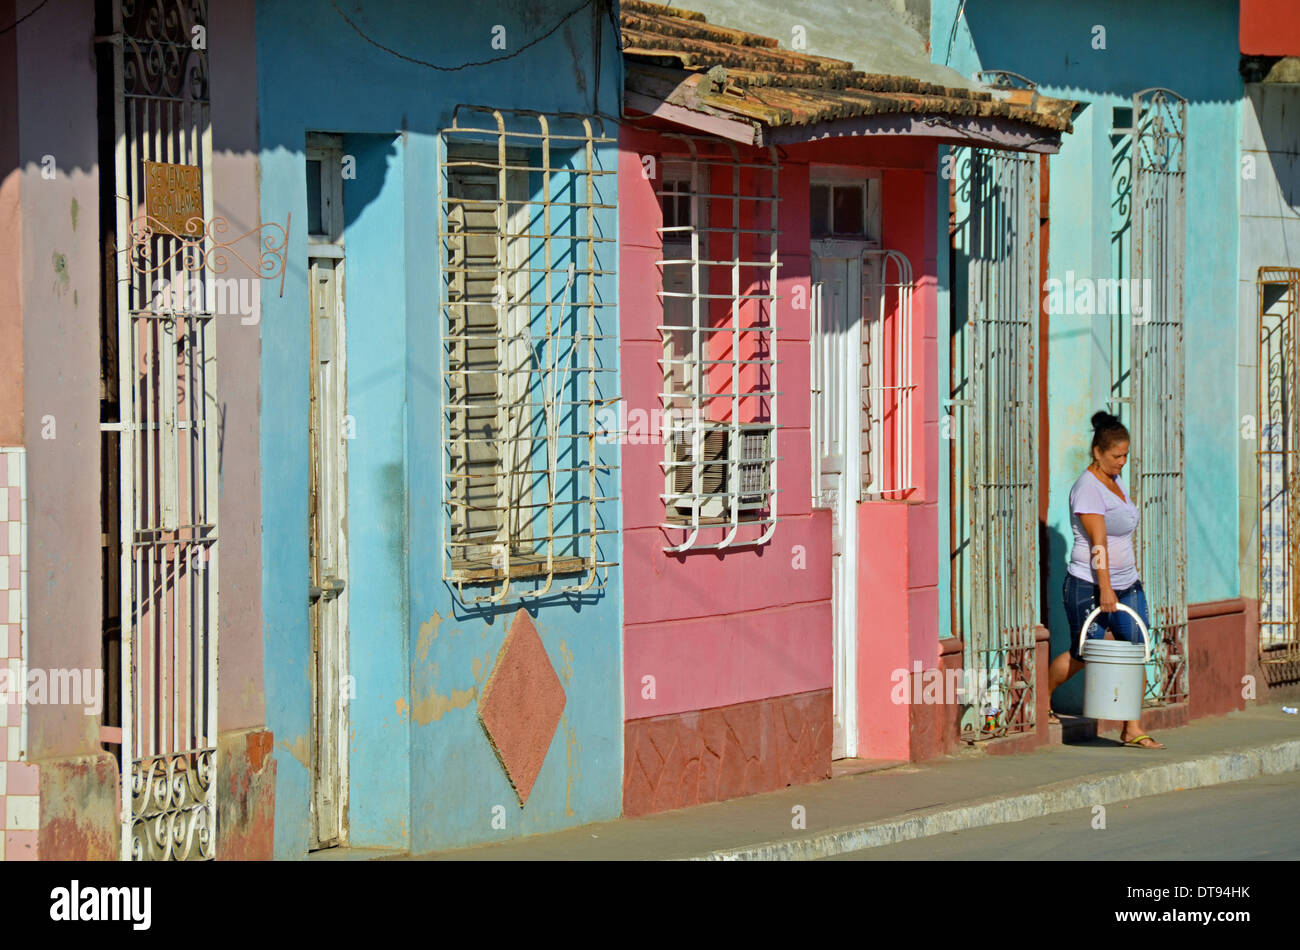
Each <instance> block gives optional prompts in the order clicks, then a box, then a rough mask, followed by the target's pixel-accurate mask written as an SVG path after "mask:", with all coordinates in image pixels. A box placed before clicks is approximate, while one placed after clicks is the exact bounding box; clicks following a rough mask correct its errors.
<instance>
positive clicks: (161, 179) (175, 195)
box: [144, 162, 203, 237]
mask: <svg viewBox="0 0 1300 950" xmlns="http://www.w3.org/2000/svg"><path fill="white" fill-rule="evenodd" d="M201 175H202V169H200V168H199V167H198V166H197V165H173V164H170V163H168V162H145V163H144V206H145V213H146V214H147V215H148V216H149V217H150V218H152V219H153V222H154V224H155V225H156V226H157V227H158V228H160V229H163V230H167V231H170V232H171V233H172V234H175V235H177V236H182V237H184V236H195V235H198V234H202V233H203V186H202V184H201V180H202V179H201ZM193 219H198V220H197V221H194V220H193ZM192 221H193V223H191V222H192Z"/></svg>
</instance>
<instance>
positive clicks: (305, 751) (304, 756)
mask: <svg viewBox="0 0 1300 950" xmlns="http://www.w3.org/2000/svg"><path fill="white" fill-rule="evenodd" d="M276 745H279V746H281V747H283V748H284V750H285V751H286V752H288V753H289V754H290V755H291V756H293V757H294V759H296V760H297V762H298V764H299V765H301V766H302V767H303V768H304V769H309V768H311V746H310V745H309V744H308V742H307V737H306V736H305V735H302V734H301V733H300V734H299V735H298V738H296V739H294V740H293V745H290V744H289V743H287V742H285V741H284V740H283V739H281V740H280V741H279V742H278V743H276Z"/></svg>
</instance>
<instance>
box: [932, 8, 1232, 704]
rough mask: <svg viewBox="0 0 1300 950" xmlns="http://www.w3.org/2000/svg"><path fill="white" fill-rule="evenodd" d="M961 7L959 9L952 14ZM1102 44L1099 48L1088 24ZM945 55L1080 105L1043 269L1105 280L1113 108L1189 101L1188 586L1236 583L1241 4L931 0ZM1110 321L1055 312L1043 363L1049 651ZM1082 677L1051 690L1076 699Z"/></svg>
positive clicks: (1056, 189) (1058, 619)
mask: <svg viewBox="0 0 1300 950" xmlns="http://www.w3.org/2000/svg"><path fill="white" fill-rule="evenodd" d="M959 10H960V11H961V17H960V19H958V16H957V14H958V11H959ZM1098 26H1100V27H1103V28H1104V30H1105V49H1094V37H1097V36H1099V35H1100V34H1098V33H1097V32H1096V31H1095V30H1094V27H1098ZM930 39H931V44H932V49H933V54H932V55H933V58H934V60H935V61H936V62H939V63H946V64H948V65H951V66H952V67H954V68H955V69H957V70H958V71H959V72H961V73H963V74H965V75H968V76H969V75H973V74H974V73H975V72H977V71H979V70H981V69H1005V70H1010V71H1012V72H1015V73H1019V74H1021V75H1023V76H1026V77H1028V78H1029V79H1031V80H1034V81H1035V82H1037V83H1038V87H1039V89H1040V91H1041V92H1042V93H1043V94H1045V95H1049V96H1060V97H1064V98H1070V99H1075V100H1078V101H1080V102H1082V103H1084V105H1085V108H1084V109H1083V111H1082V112H1081V113H1080V114H1079V115H1078V117H1077V118H1076V120H1075V129H1074V132H1073V133H1072V134H1068V135H1065V136H1064V137H1063V140H1062V146H1061V151H1060V153H1059V154H1058V155H1055V156H1053V157H1052V159H1051V199H1050V215H1051V224H1052V227H1051V247H1050V252H1049V257H1048V276H1049V278H1056V279H1060V280H1065V279H1066V274H1067V272H1068V271H1071V270H1072V271H1074V273H1075V275H1076V278H1077V277H1084V276H1087V277H1091V278H1108V277H1112V276H1118V275H1116V274H1115V273H1113V271H1114V266H1113V261H1112V250H1111V224H1112V223H1111V215H1112V211H1111V197H1112V186H1111V134H1112V130H1113V128H1114V126H1115V121H1114V120H1115V116H1114V112H1113V110H1114V109H1115V107H1126V106H1129V105H1131V101H1132V95H1133V93H1135V92H1137V91H1139V90H1142V89H1146V88H1150V87H1156V86H1163V87H1166V88H1169V89H1172V90H1174V91H1175V92H1177V93H1179V94H1180V95H1182V96H1184V97H1186V98H1187V99H1188V100H1189V102H1188V111H1187V154H1188V159H1187V168H1188V171H1187V184H1186V207H1187V215H1186V220H1187V234H1186V271H1185V284H1184V287H1185V290H1184V299H1185V303H1186V327H1185V337H1184V339H1185V349H1186V382H1187V385H1186V430H1185V452H1186V464H1185V471H1186V485H1187V598H1188V601H1189V602H1191V603H1197V602H1203V601H1211V600H1217V599H1220V598H1228V597H1235V596H1237V595H1238V590H1239V585H1238V572H1237V501H1236V496H1237V493H1238V492H1237V489H1238V486H1237V478H1238V476H1237V472H1236V465H1235V459H1236V452H1237V443H1236V438H1237V435H1236V426H1235V421H1234V420H1235V419H1237V418H1239V416H1240V413H1239V412H1238V411H1237V396H1236V386H1235V382H1234V378H1233V372H1234V366H1235V363H1236V359H1235V355H1236V350H1237V345H1238V344H1237V337H1238V334H1237V331H1236V318H1235V314H1236V297H1235V287H1236V279H1237V274H1236V257H1237V243H1238V225H1237V195H1238V181H1237V175H1238V165H1237V162H1238V158H1237V142H1238V134H1239V128H1240V114H1239V108H1240V101H1241V95H1242V84H1241V80H1240V77H1239V75H1238V73H1237V61H1238V51H1237V4H1236V3H1235V2H1223V0H1186V2H1181V0H1180V2H1173V0H1162V2H1150V3H1140V4H1134V3H1131V2H1126V0H1094V2H1087V3H1074V2H1065V0H1057V2H1042V3H1035V4H995V3H986V2H969V3H964V4H963V3H962V2H961V0H934V2H933V3H932V4H931V23H930ZM1108 319H1110V318H1108V317H1083V316H1074V315H1064V314H1056V315H1053V317H1052V320H1051V329H1050V344H1049V345H1050V353H1049V364H1048V400H1049V419H1050V429H1051V432H1050V444H1049V446H1048V450H1047V453H1048V455H1047V460H1048V464H1049V465H1050V487H1049V491H1050V497H1049V511H1050V514H1049V524H1048V528H1049V536H1050V538H1051V558H1050V564H1051V574H1050V576H1049V578H1048V582H1047V588H1046V591H1047V594H1048V603H1047V613H1048V618H1049V620H1050V627H1051V630H1052V652H1053V654H1055V653H1058V652H1060V651H1062V650H1063V649H1065V646H1066V642H1067V638H1068V636H1069V634H1068V633H1067V631H1066V629H1065V625H1064V617H1063V609H1062V607H1061V602H1060V590H1061V584H1062V581H1063V579H1064V576H1065V564H1066V558H1067V551H1068V541H1069V538H1070V527H1069V513H1068V510H1067V509H1068V496H1069V490H1070V486H1071V485H1072V484H1073V482H1074V480H1075V479H1076V478H1077V477H1078V476H1079V474H1080V473H1081V472H1082V471H1083V469H1084V468H1085V467H1086V465H1087V464H1088V444H1089V441H1090V439H1091V431H1090V427H1089V422H1088V420H1089V417H1090V416H1091V414H1092V413H1093V412H1094V411H1096V410H1097V409H1099V408H1103V407H1104V405H1105V400H1106V398H1107V396H1106V394H1107V390H1108V386H1109V362H1108V361H1109V356H1108V347H1109V330H1108V327H1107V326H1106V325H1105V321H1107V320H1108ZM1081 688H1082V682H1081V680H1076V681H1073V682H1071V683H1069V684H1067V686H1066V687H1064V688H1063V689H1062V690H1061V691H1059V692H1058V696H1057V701H1058V702H1061V703H1062V705H1063V708H1066V709H1069V708H1071V707H1072V706H1073V705H1076V704H1077V703H1078V702H1079V698H1080V697H1081V695H1082V694H1081Z"/></svg>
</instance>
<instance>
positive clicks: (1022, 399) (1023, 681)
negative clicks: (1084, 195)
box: [950, 149, 1039, 739]
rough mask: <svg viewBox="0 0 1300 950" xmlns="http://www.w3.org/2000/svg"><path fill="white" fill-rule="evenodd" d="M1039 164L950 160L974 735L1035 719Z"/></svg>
mask: <svg viewBox="0 0 1300 950" xmlns="http://www.w3.org/2000/svg"><path fill="white" fill-rule="evenodd" d="M1038 163H1039V158H1038V156H1036V155H1025V154H1019V153H1012V152H997V151H992V150H986V149H970V150H969V151H968V152H967V153H966V154H965V155H963V156H962V158H961V160H960V161H959V162H958V163H957V171H958V176H957V180H956V188H957V198H958V204H959V205H960V206H962V207H963V208H964V210H965V212H966V217H965V219H964V221H959V223H958V224H959V226H958V230H957V232H956V234H955V236H954V242H955V247H954V250H955V251H956V259H957V261H958V262H959V266H963V267H964V268H965V270H966V280H965V281H964V282H963V283H962V285H961V286H963V287H964V288H965V295H966V301H965V306H964V307H963V306H961V302H960V294H958V295H957V301H958V303H957V306H956V309H955V310H954V321H953V338H952V399H951V400H950V404H951V405H952V407H953V410H954V423H955V427H954V431H953V435H954V436H955V439H954V442H953V466H952V489H951V490H952V500H953V578H952V583H953V596H954V601H955V603H954V610H953V627H954V631H955V632H958V631H959V632H960V633H961V635H962V636H963V638H964V640H965V665H966V670H967V676H968V682H971V678H973V679H974V682H973V683H972V685H974V686H975V687H976V688H977V689H978V691H979V693H978V695H976V696H973V697H972V696H968V697H967V699H968V701H969V702H972V706H971V707H970V708H969V709H968V710H967V713H966V716H965V717H964V718H963V722H962V730H963V733H964V734H965V735H966V736H967V737H968V738H973V739H987V738H992V737H993V736H997V735H1004V734H1009V733H1018V732H1029V731H1032V730H1033V729H1034V727H1035V716H1034V706H1035V698H1034V692H1035V690H1034V684H1035V636H1034V629H1035V626H1036V623H1037V604H1036V596H1037V586H1038V524H1037V507H1036V492H1037V486H1038V464H1037V454H1038V444H1037V419H1036V416H1035V407H1034V398H1033V394H1034V372H1035V368H1034V342H1035V340H1036V336H1037V329H1038V308H1039V296H1038V292H1037V286H1038V199H1039V195H1038ZM958 280H960V277H959V278H958V279H957V280H955V281H954V285H956V284H957V282H958Z"/></svg>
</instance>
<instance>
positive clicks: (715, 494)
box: [657, 136, 780, 551]
mask: <svg viewBox="0 0 1300 950" xmlns="http://www.w3.org/2000/svg"><path fill="white" fill-rule="evenodd" d="M680 138H681V140H682V141H683V142H684V143H685V149H684V151H685V154H684V155H678V156H674V157H670V158H667V159H665V160H664V161H663V162H661V163H660V165H661V168H662V169H663V172H662V178H661V181H660V187H659V189H658V194H659V197H660V207H661V209H662V212H663V223H662V226H661V227H660V228H659V229H658V230H659V233H660V235H661V237H662V245H663V256H662V259H661V260H660V261H658V262H657V263H658V265H659V267H660V271H661V276H662V290H661V291H660V298H661V300H662V303H663V322H662V324H661V325H660V327H659V332H660V336H661V339H662V342H663V357H662V361H661V366H662V369H663V388H662V390H661V392H660V400H661V403H662V408H663V411H664V418H665V420H666V422H665V426H664V431H665V435H666V438H665V440H664V461H663V469H664V493H663V500H664V508H665V516H664V522H663V524H662V527H663V528H664V529H665V530H666V531H667V532H668V533H669V538H670V543H669V544H668V545H667V546H666V548H665V550H668V551H685V550H688V549H692V548H694V549H720V548H726V547H731V546H739V545H754V544H765V543H767V541H769V540H770V539H771V537H772V534H773V532H774V530H775V527H776V524H777V522H778V516H777V491H778V489H777V479H776V462H777V456H776V433H777V416H776V403H777V399H776V397H777V389H776V367H777V359H776V331H777V327H776V300H777V296H776V282H777V269H778V267H779V266H780V265H779V261H778V259H777V246H776V241H777V202H778V178H777V176H778V166H777V162H776V159H775V156H774V155H773V154H766V155H763V157H761V158H750V159H742V158H741V156H740V154H739V151H738V149H736V148H735V147H734V146H728V145H721V144H716V143H711V142H705V141H702V140H697V139H693V138H689V137H685V136H682V137H680Z"/></svg>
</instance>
